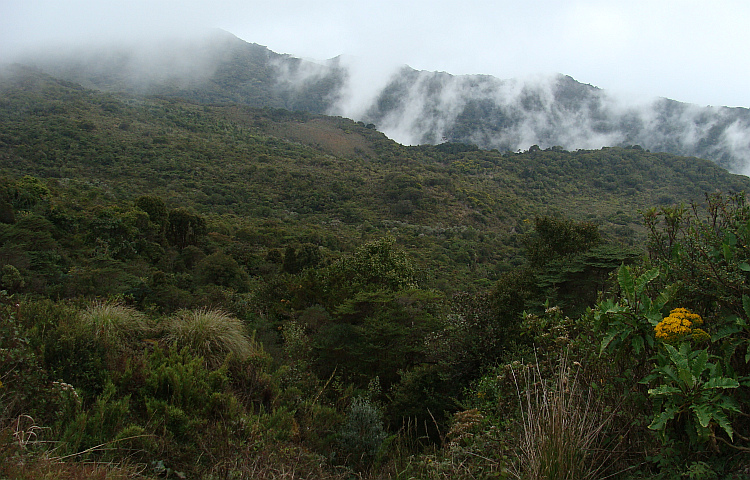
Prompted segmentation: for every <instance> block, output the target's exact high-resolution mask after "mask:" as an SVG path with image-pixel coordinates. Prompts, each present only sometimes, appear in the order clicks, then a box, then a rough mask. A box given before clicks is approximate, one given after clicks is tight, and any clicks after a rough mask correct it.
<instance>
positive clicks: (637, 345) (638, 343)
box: [630, 335, 643, 355]
mask: <svg viewBox="0 0 750 480" xmlns="http://www.w3.org/2000/svg"><path fill="white" fill-rule="evenodd" d="M630 344H631V346H632V347H633V353H635V354H636V355H639V354H640V353H641V352H642V351H643V337H641V336H640V335H636V336H634V337H633V340H632V341H631V342H630Z"/></svg>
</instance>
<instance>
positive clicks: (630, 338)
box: [594, 265, 672, 356]
mask: <svg viewBox="0 0 750 480" xmlns="http://www.w3.org/2000/svg"><path fill="white" fill-rule="evenodd" d="M658 276H659V269H658V268H653V269H651V270H648V271H646V272H644V273H642V274H640V275H638V276H636V275H635V272H634V269H633V268H631V267H628V266H626V265H623V266H621V267H620V269H619V271H618V273H617V281H618V284H619V286H620V297H619V298H618V299H616V300H613V299H609V300H605V301H603V302H600V303H599V304H598V305H597V306H596V308H595V309H594V320H595V322H596V323H597V324H598V325H599V328H600V330H601V331H603V332H604V338H603V339H602V342H601V347H600V352H601V353H604V352H605V351H606V352H608V353H615V352H619V354H620V355H623V354H625V353H626V352H632V353H633V354H635V355H637V356H642V355H643V354H644V353H645V351H646V348H648V349H652V348H653V347H654V337H653V328H654V327H655V326H656V325H657V324H658V323H659V322H660V321H661V320H662V318H663V316H662V310H663V309H664V306H665V305H666V304H667V303H668V302H669V300H670V298H671V294H672V288H666V289H664V290H662V291H661V292H659V294H658V295H656V298H655V299H653V300H652V299H651V296H649V292H648V287H649V284H651V282H653V281H654V280H656V278H657V277H658Z"/></svg>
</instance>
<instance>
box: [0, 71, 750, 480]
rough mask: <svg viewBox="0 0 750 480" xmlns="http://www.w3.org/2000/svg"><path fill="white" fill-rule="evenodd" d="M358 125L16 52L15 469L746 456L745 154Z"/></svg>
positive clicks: (585, 467)
mask: <svg viewBox="0 0 750 480" xmlns="http://www.w3.org/2000/svg"><path fill="white" fill-rule="evenodd" d="M371 127H372V126H369V128H368V125H364V124H359V123H356V122H352V121H350V120H346V119H342V118H334V117H324V116H319V115H313V114H309V113H299V112H296V113H295V112H289V111H286V110H273V109H253V108H250V107H246V106H237V105H213V106H212V105H196V104H194V103H190V102H187V101H182V100H179V99H174V98H171V99H168V98H166V99H165V98H158V97H138V96H126V95H115V94H106V93H101V92H95V91H91V90H86V89H84V88H82V87H80V86H78V85H75V84H71V83H67V82H64V81H60V80H57V79H54V78H52V77H49V76H46V75H44V74H40V73H39V72H35V71H29V70H25V69H21V71H20V72H18V73H17V74H16V75H14V76H10V77H6V78H4V79H3V81H2V84H1V85H0V267H1V269H2V270H1V271H0V477H1V478H5V477H7V478H20V479H31V478H40V477H46V478H202V479H215V478H352V477H358V478H404V479H407V478H446V477H447V478H459V479H460V478H467V479H468V478H498V477H500V478H508V477H510V478H540V479H541V478H604V477H611V478H615V477H619V478H665V479H667V478H675V477H677V478H679V477H691V476H692V477H696V478H746V476H747V475H750V472H748V471H747V461H746V459H747V452H748V451H750V440H748V438H750V424H749V423H748V421H747V418H748V415H750V401H748V388H750V379H749V378H750V377H749V374H750V372H749V369H748V359H750V343H749V339H750V330H748V327H747V323H748V320H747V319H748V317H749V316H750V299H749V298H750V292H748V289H747V286H746V285H747V283H746V280H747V275H748V272H750V265H749V264H748V262H750V253H749V252H748V247H747V246H748V244H749V243H750V233H748V232H750V227H749V225H750V207H748V206H747V203H746V198H745V196H744V194H743V193H737V192H741V191H743V190H746V189H747V186H748V183H747V182H748V179H747V178H745V177H740V176H735V175H730V174H728V173H727V172H726V171H724V170H722V169H720V168H718V167H716V166H715V165H713V164H712V163H710V162H708V161H703V160H699V159H693V158H684V157H675V156H671V155H666V154H653V153H650V152H647V151H644V150H643V149H642V148H640V147H637V146H633V147H630V148H609V149H603V150H597V151H594V150H585V151H584V150H581V151H576V152H566V151H564V150H562V149H560V148H550V149H546V150H542V149H539V148H536V147H534V148H531V149H530V150H529V151H527V152H523V153H511V152H498V151H481V150H479V149H478V148H476V147H473V146H469V145H463V144H451V143H446V144H442V145H437V146H422V147H404V146H401V145H399V144H397V143H394V142H392V141H390V140H389V139H387V138H386V137H384V136H383V135H382V134H381V133H379V132H377V131H376V130H375V129H373V128H371ZM720 191H725V192H726V191H730V192H735V193H731V194H721V193H719V192H720ZM691 201H693V202H694V203H692V204H691V203H690V202H691ZM689 205H692V206H689Z"/></svg>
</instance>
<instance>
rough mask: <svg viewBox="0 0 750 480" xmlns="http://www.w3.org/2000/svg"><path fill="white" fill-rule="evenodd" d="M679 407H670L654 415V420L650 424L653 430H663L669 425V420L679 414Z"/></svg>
mask: <svg viewBox="0 0 750 480" xmlns="http://www.w3.org/2000/svg"><path fill="white" fill-rule="evenodd" d="M677 412H678V409H677V408H675V407H669V408H667V409H666V410H664V411H663V412H661V413H660V414H659V415H657V416H656V417H654V421H653V422H651V425H649V426H648V428H650V429H651V430H663V429H664V428H665V427H666V426H667V422H668V421H670V420H672V419H673V418H674V416H675V415H677Z"/></svg>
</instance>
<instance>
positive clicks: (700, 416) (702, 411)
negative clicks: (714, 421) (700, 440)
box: [690, 403, 716, 428]
mask: <svg viewBox="0 0 750 480" xmlns="http://www.w3.org/2000/svg"><path fill="white" fill-rule="evenodd" d="M690 409H691V410H692V411H693V413H695V418H696V419H697V420H698V423H700V425H701V427H703V428H706V427H708V424H709V423H710V422H711V417H713V413H714V410H715V409H716V407H713V406H712V405H710V404H708V403H701V404H699V405H691V406H690Z"/></svg>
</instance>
